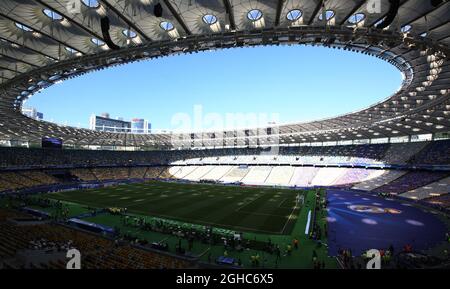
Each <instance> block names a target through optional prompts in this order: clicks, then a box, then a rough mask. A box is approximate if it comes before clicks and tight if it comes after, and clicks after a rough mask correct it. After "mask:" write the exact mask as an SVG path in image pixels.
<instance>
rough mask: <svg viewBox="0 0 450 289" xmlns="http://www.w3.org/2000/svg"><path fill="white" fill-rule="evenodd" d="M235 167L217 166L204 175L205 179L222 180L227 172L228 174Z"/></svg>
mask: <svg viewBox="0 0 450 289" xmlns="http://www.w3.org/2000/svg"><path fill="white" fill-rule="evenodd" d="M232 168H233V167H232V166H227V165H224V166H215V167H213V168H212V169H211V170H210V171H209V172H208V173H207V174H206V175H204V176H203V179H204V180H220V179H221V178H222V177H223V176H224V175H225V174H227V173H228V172H229V171H230V170H231V169H232Z"/></svg>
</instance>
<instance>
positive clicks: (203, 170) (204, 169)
mask: <svg viewBox="0 0 450 289" xmlns="http://www.w3.org/2000/svg"><path fill="white" fill-rule="evenodd" d="M213 168H214V167H213V166H199V167H198V168H197V169H195V170H194V171H193V172H192V173H190V174H188V175H187V176H186V177H185V179H187V180H190V181H199V180H201V179H204V176H205V175H206V174H207V173H209V172H210V171H211V170H212V169H213Z"/></svg>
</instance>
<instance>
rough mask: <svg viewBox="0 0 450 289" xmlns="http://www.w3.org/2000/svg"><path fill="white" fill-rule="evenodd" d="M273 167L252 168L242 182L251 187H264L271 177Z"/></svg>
mask: <svg viewBox="0 0 450 289" xmlns="http://www.w3.org/2000/svg"><path fill="white" fill-rule="evenodd" d="M271 170H272V167H270V166H255V167H251V168H250V170H249V172H248V173H247V175H246V176H245V177H244V178H242V180H241V182H243V183H245V184H250V185H258V184H259V185H262V184H264V183H265V181H266V179H267V177H268V176H269V174H270V172H271Z"/></svg>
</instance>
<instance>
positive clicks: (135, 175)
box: [129, 167, 148, 179]
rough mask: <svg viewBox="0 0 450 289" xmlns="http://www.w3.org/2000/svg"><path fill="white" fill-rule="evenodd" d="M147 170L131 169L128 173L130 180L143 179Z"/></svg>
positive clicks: (143, 168) (145, 168)
mask: <svg viewBox="0 0 450 289" xmlns="http://www.w3.org/2000/svg"><path fill="white" fill-rule="evenodd" d="M147 169H148V168H147V167H131V168H130V172H129V176H130V179H143V178H144V176H145V173H146V172H147Z"/></svg>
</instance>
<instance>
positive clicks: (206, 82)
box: [26, 46, 401, 129]
mask: <svg viewBox="0 0 450 289" xmlns="http://www.w3.org/2000/svg"><path fill="white" fill-rule="evenodd" d="M400 84H401V75H400V73H399V72H398V71H397V70H396V69H395V68H394V67H393V66H391V65H389V64H388V63H386V62H384V61H382V60H380V59H377V58H375V57H370V56H367V55H362V54H357V53H352V52H347V51H342V50H337V49H328V48H323V47H304V46H291V47H258V48H244V49H242V48H241V49H228V50H222V51H214V52H205V53H197V54H189V55H181V56H173V57H168V58H162V59H157V60H152V61H144V62H139V63H133V64H129V65H124V66H120V67H115V68H112V69H106V70H102V71H97V72H95V73H90V74H87V75H84V76H81V77H79V78H75V79H71V80H68V81H66V82H63V83H60V84H57V85H54V86H52V87H50V88H48V89H46V90H44V91H43V92H41V93H39V94H36V95H35V96H33V97H32V98H31V99H30V100H29V101H28V102H27V103H26V106H34V107H36V108H37V109H38V110H39V111H41V112H43V113H44V117H45V119H46V120H49V121H54V122H58V123H67V124H69V125H75V126H82V127H88V123H89V116H90V115H91V114H93V113H95V114H100V113H102V112H109V113H110V115H111V117H113V118H115V117H119V116H120V117H123V118H124V119H131V118H134V117H139V118H145V119H148V120H149V121H150V122H151V123H152V127H153V128H156V129H173V128H175V127H176V126H177V124H176V123H174V120H173V117H174V115H175V114H176V113H184V114H187V115H191V116H193V114H194V112H193V111H194V105H201V106H202V113H203V115H205V114H207V113H216V114H218V115H221V116H224V117H225V114H226V113H259V114H261V113H265V114H269V115H271V114H277V115H278V116H279V117H278V120H277V121H278V122H279V123H288V122H296V121H308V120H315V119H321V118H324V117H331V116H335V115H339V114H342V113H346V112H350V111H354V110H357V109H361V108H363V107H366V106H368V105H370V104H373V103H375V102H377V101H380V100H382V99H384V98H386V97H388V96H390V95H391V94H392V93H393V92H395V90H396V89H398V88H399V86H400Z"/></svg>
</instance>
